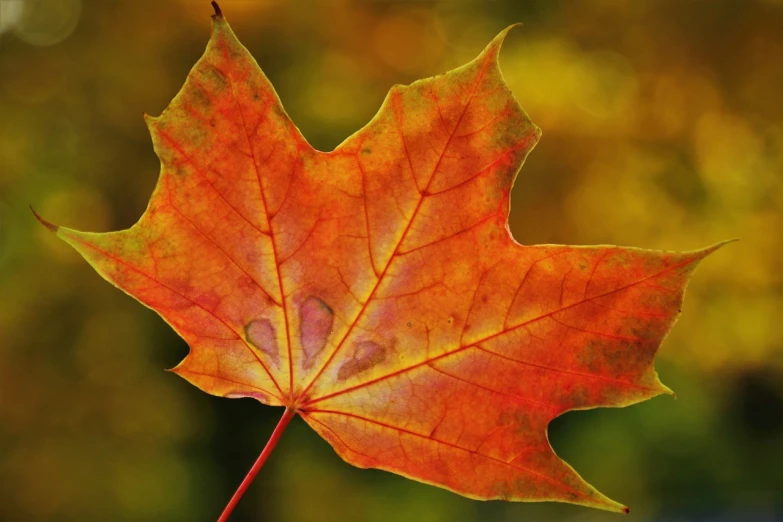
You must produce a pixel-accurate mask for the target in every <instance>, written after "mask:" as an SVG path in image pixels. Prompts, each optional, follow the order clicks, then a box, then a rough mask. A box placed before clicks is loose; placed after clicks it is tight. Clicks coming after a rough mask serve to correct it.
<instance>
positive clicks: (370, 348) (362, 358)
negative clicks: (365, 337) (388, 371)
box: [337, 341, 386, 381]
mask: <svg viewBox="0 0 783 522" xmlns="http://www.w3.org/2000/svg"><path fill="white" fill-rule="evenodd" d="M385 360H386V348H384V347H383V346H381V345H380V344H378V343H376V342H374V341H362V342H360V343H358V344H357V345H356V350H355V351H354V353H353V357H352V358H350V359H348V360H347V361H346V362H344V363H343V365H342V366H340V369H339V370H338V371H337V379H338V380H340V381H344V380H345V379H347V378H349V377H353V376H354V375H356V374H358V373H362V372H365V371H367V370H369V369H370V368H372V367H373V366H375V365H376V364H380V363H382V362H383V361H385Z"/></svg>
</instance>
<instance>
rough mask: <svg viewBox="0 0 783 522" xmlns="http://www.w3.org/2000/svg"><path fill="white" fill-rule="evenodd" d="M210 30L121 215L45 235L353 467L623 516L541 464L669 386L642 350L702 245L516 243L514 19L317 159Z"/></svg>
mask: <svg viewBox="0 0 783 522" xmlns="http://www.w3.org/2000/svg"><path fill="white" fill-rule="evenodd" d="M213 18H214V24H213V31H212V37H211V39H210V41H209V45H208V46H207V50H206V52H205V54H204V56H203V57H202V58H201V59H200V60H199V61H198V63H197V64H196V66H195V67H194V68H193V70H192V71H191V73H190V74H189V76H188V78H187V81H186V82H185V85H184V87H183V88H182V90H181V91H180V93H179V94H178V95H177V96H176V97H175V98H174V100H173V101H172V103H171V104H170V105H169V107H168V108H167V109H166V110H165V111H164V112H163V114H162V115H161V116H160V117H157V118H149V117H148V118H147V124H148V126H149V129H150V133H151V134H152V139H153V143H154V146H155V150H156V152H157V154H158V156H159V157H160V161H161V164H162V168H161V173H160V179H159V181H158V184H157V187H156V188H155V191H154V193H153V195H152V198H151V200H150V203H149V207H148V208H147V210H146V212H145V213H144V215H143V216H142V217H141V219H140V220H139V222H138V223H136V224H135V225H134V226H133V227H131V228H130V229H128V230H123V231H119V232H110V233H105V234H95V233H87V232H79V231H76V230H70V229H67V228H60V227H55V226H54V225H51V224H48V223H47V225H48V226H50V228H52V229H53V230H55V231H56V233H57V235H58V236H59V237H61V238H62V239H63V240H65V241H66V242H68V243H69V244H71V245H72V246H73V247H74V248H75V249H76V250H78V251H79V253H81V255H82V256H84V258H85V259H86V260H87V261H88V262H89V263H90V264H91V265H92V266H93V267H95V269H96V270H97V271H98V272H99V273H100V274H101V275H102V276H103V277H104V278H106V279H107V280H108V281H110V282H111V283H113V284H114V285H116V286H118V287H119V288H121V289H122V290H123V291H125V292H127V293H128V294H130V295H132V296H133V297H135V298H136V299H138V300H139V301H141V302H142V303H144V304H145V305H146V306H148V307H150V308H152V309H154V310H156V311H157V312H158V313H159V314H160V315H161V316H162V317H163V318H164V319H165V320H166V321H167V322H168V323H169V324H170V325H171V326H172V327H173V328H174V329H175V330H176V331H177V332H178V333H179V334H180V335H181V336H182V337H183V338H184V339H185V340H186V341H187V342H188V344H189V345H190V348H191V351H190V353H189V355H188V356H187V357H186V358H185V359H184V360H183V361H182V362H181V363H180V364H179V365H178V366H177V367H176V368H175V369H174V371H175V372H176V373H177V374H179V375H180V376H182V377H183V378H185V379H187V380H188V381H190V382H191V383H193V384H194V385H196V386H198V387H199V388H201V389H202V390H204V391H206V392H208V393H211V394H214V395H220V396H224V397H254V398H256V399H257V400H259V401H261V402H263V403H265V404H269V405H274V406H280V405H283V406H286V407H287V408H289V410H291V411H293V412H298V413H299V414H300V415H301V416H302V417H303V418H304V420H305V421H306V422H307V423H308V424H309V425H310V426H312V427H313V429H315V430H316V431H317V432H318V433H319V434H321V435H322V436H323V437H324V438H325V439H326V440H327V441H329V443H330V444H331V445H332V446H333V447H334V448H335V450H336V451H337V453H339V454H340V456H342V457H343V458H344V459H345V460H346V461H348V462H350V463H351V464H354V465H356V466H359V467H373V468H381V469H385V470H389V471H393V472H395V473H399V474H401V475H404V476H406V477H410V478H413V479H416V480H419V481H422V482H426V483H429V484H434V485H438V486H441V487H445V488H448V489H450V490H452V491H455V492H457V493H460V494H462V495H465V496H468V497H471V498H477V499H506V500H518V501H536V500H556V501H562V502H572V503H576V504H583V505H587V506H592V507H597V508H601V509H608V510H614V511H625V510H627V508H625V507H624V506H622V505H620V504H618V503H616V502H614V501H612V500H610V499H608V498H607V497H605V496H604V495H602V494H601V493H599V492H598V491H596V490H595V489H594V488H593V487H591V486H590V485H588V484H587V483H586V482H585V481H584V480H582V479H581V478H580V477H579V475H577V473H576V472H575V471H574V470H573V469H572V468H571V467H570V466H568V465H567V464H566V463H565V462H563V461H562V460H561V459H559V458H558V457H557V456H556V455H555V453H554V452H553V451H552V448H551V447H550V445H549V442H548V440H547V434H546V428H547V425H548V424H549V422H550V421H551V420H552V419H554V418H555V417H557V416H558V415H560V414H562V413H563V412H566V411H569V410H574V409H585V408H594V407H599V406H604V407H607V406H626V405H629V404H633V403H636V402H639V401H642V400H645V399H649V398H651V397H654V396H656V395H658V394H661V393H665V392H668V389H667V388H666V387H665V386H663V385H662V384H661V382H660V381H659V380H658V376H657V374H656V372H655V370H654V368H653V358H654V356H655V352H656V350H657V348H658V346H659V344H660V342H661V340H662V339H663V338H664V336H665V335H666V333H667V332H668V331H669V329H670V328H671V326H672V324H673V323H674V321H675V319H676V317H677V315H678V312H679V309H680V305H681V303H682V299H683V292H684V289H685V285H686V283H687V281H688V277H689V275H690V273H691V272H692V271H693V269H694V267H695V265H696V264H697V262H698V261H699V260H701V259H702V258H704V257H705V256H706V255H707V254H709V253H710V252H712V251H713V250H715V249H716V248H717V246H715V247H711V248H708V249H705V250H700V251H695V252H687V253H673V252H659V251H651V250H640V249H634V248H620V247H613V246H611V247H610V246H600V247H572V246H557V245H543V246H522V245H519V244H517V243H516V242H515V241H514V240H513V238H512V237H511V235H510V233H509V231H508V228H507V216H508V211H509V193H510V190H511V186H512V184H513V182H514V178H515V176H516V173H517V171H518V170H519V168H520V166H521V164H522V162H523V161H524V159H525V156H526V155H527V153H528V152H529V151H530V150H531V149H532V148H533V146H534V145H535V144H536V142H537V141H538V138H539V136H540V131H539V129H538V128H537V127H536V126H535V125H533V123H531V121H530V120H529V119H528V117H527V115H526V114H525V112H524V111H523V110H522V108H521V107H520V105H519V104H518V103H517V101H516V100H515V99H514V97H513V95H512V93H511V91H510V90H509V88H508V86H507V85H506V83H505V82H504V81H503V77H502V75H501V72H500V68H499V65H498V52H499V50H500V46H501V43H502V42H503V38H504V37H505V35H506V33H507V32H508V30H509V29H506V30H505V31H503V32H502V33H500V35H498V37H496V38H495V39H494V40H493V41H492V42H491V43H490V44H489V45H488V46H487V48H486V49H485V50H484V51H483V52H482V53H481V54H480V55H479V56H478V57H477V58H476V59H475V60H473V61H472V62H470V63H468V64H467V65H465V66H463V67H460V68H458V69H455V70H453V71H451V72H449V73H447V74H444V75H441V76H437V77H434V78H429V79H426V80H421V81H417V82H415V83H413V84H411V85H409V86H395V87H393V88H392V89H391V91H390V92H389V95H388V96H387V97H386V100H385V101H384V103H383V105H382V107H381V109H380V111H379V112H378V114H377V115H376V116H375V118H373V120H372V121H371V122H370V123H369V124H368V125H367V126H365V127H364V128H363V129H361V130H360V131H359V132H357V133H356V134H354V135H353V136H351V137H350V138H348V139H347V140H346V141H345V142H343V143H342V144H341V145H340V146H339V147H337V148H336V149H335V150H334V151H332V152H328V153H324V152H319V151H316V150H314V149H313V148H312V147H311V146H310V145H309V144H308V143H307V142H306V141H305V139H304V138H303V137H302V135H301V134H300V133H299V131H298V129H297V128H296V127H295V126H294V125H293V123H292V122H291V120H290V119H289V118H288V116H287V115H286V113H285V111H284V110H283V107H282V105H281V104H280V100H279V99H278V97H277V94H276V93H275V91H274V89H273V88H272V85H271V84H270V83H269V81H268V80H267V78H266V76H264V74H263V72H262V71H261V69H260V68H259V67H258V65H257V64H256V62H255V61H254V60H253V58H252V57H251V56H250V55H249V54H248V52H247V50H246V49H245V48H244V47H243V46H242V45H241V44H240V43H239V42H238V41H237V39H236V37H235V36H234V34H233V32H232V31H231V29H230V28H229V26H228V23H227V22H226V21H225V20H224V18H223V17H222V16H220V14H219V13H218V15H216V16H215V17H213ZM286 422H287V421H286ZM278 436H279V434H278ZM270 450H271V448H270Z"/></svg>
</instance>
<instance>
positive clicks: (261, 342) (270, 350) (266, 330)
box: [245, 319, 280, 368]
mask: <svg viewBox="0 0 783 522" xmlns="http://www.w3.org/2000/svg"><path fill="white" fill-rule="evenodd" d="M245 337H246V338H247V341H248V342H249V343H250V344H252V345H253V346H255V347H256V348H258V349H259V350H261V351H262V352H263V353H265V354H266V355H268V356H269V358H270V359H271V360H272V362H274V363H275V366H277V367H278V368H279V367H280V347H279V346H278V344H277V332H276V331H275V327H274V326H272V323H270V322H269V319H254V320H253V321H250V322H249V323H247V326H245Z"/></svg>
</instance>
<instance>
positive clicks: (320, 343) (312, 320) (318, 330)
mask: <svg viewBox="0 0 783 522" xmlns="http://www.w3.org/2000/svg"><path fill="white" fill-rule="evenodd" d="M299 323H300V334H299V340H300V341H301V342H302V348H303V349H304V358H303V360H302V366H303V367H304V369H305V370H309V369H310V368H311V367H312V366H313V362H314V361H315V358H316V357H317V356H318V354H319V353H321V351H323V349H324V347H325V346H326V341H327V340H328V338H329V335H330V334H331V333H332V326H333V325H334V311H333V310H332V309H331V307H330V306H329V305H327V304H326V303H325V302H323V300H321V299H320V298H318V297H315V296H310V297H308V298H307V299H305V301H304V302H303V303H302V304H301V305H300V306H299Z"/></svg>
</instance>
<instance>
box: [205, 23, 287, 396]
mask: <svg viewBox="0 0 783 522" xmlns="http://www.w3.org/2000/svg"><path fill="white" fill-rule="evenodd" d="M219 43H220V47H221V50H222V51H223V57H224V59H225V60H226V63H227V64H228V66H229V67H231V65H232V63H231V60H230V59H229V56H228V46H227V44H226V40H225V38H223V39H221V40H220V42H219ZM226 79H227V81H228V84H229V85H230V86H231V94H232V95H233V97H234V105H235V106H236V108H237V112H238V113H239V118H240V120H242V130H244V133H245V140H246V141H247V145H248V147H249V148H250V154H251V157H252V160H253V168H254V169H255V172H256V179H257V180H258V191H259V192H260V194H261V201H262V202H263V204H264V214H266V218H267V223H268V224H269V239H270V240H271V242H272V255H273V257H274V265H275V273H276V274H277V284H278V288H279V290H280V300H281V302H282V308H283V321H284V322H285V336H286V345H287V349H288V393H289V399H290V400H291V401H293V393H294V359H293V355H292V352H291V328H290V326H289V324H288V306H286V298H285V295H286V294H285V290H284V288H283V276H282V274H281V273H280V263H279V257H278V253H277V251H278V249H277V241H276V239H275V232H274V227H272V221H271V218H270V217H269V203H268V202H267V199H266V193H265V192H264V186H263V183H262V182H261V170H260V169H259V168H258V160H257V159H256V153H255V150H254V148H253V144H252V143H251V141H250V134H249V132H248V129H247V123H246V122H245V115H244V113H243V112H242V104H241V103H239V97H238V96H237V93H236V87H235V85H234V80H233V78H232V77H231V75H230V74H229V75H227V76H226Z"/></svg>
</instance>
